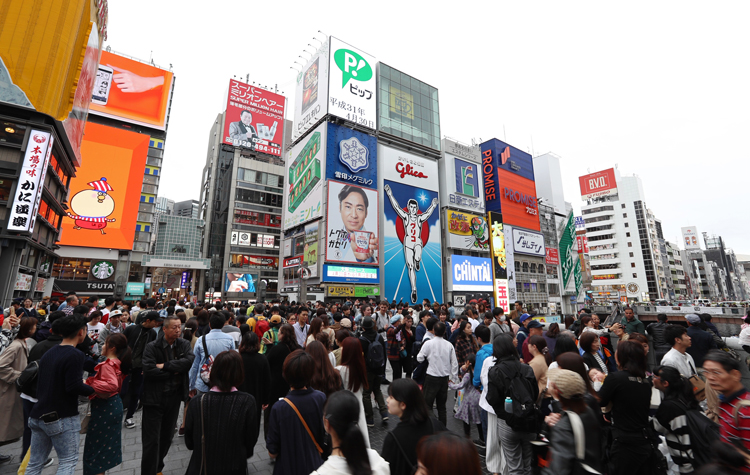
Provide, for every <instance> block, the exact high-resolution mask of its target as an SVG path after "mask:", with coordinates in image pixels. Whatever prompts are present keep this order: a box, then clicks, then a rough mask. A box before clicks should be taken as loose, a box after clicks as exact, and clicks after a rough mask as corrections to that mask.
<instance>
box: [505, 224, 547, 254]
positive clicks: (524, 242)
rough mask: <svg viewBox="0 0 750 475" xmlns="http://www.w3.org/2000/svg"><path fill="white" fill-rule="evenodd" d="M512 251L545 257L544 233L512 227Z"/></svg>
mask: <svg viewBox="0 0 750 475" xmlns="http://www.w3.org/2000/svg"><path fill="white" fill-rule="evenodd" d="M513 251H515V252H517V253H519V254H528V255H530V256H538V257H545V256H546V252H545V250H544V235H543V234H541V233H532V232H530V231H526V230H523V229H517V228H513Z"/></svg>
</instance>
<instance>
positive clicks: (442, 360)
mask: <svg viewBox="0 0 750 475" xmlns="http://www.w3.org/2000/svg"><path fill="white" fill-rule="evenodd" d="M432 331H433V333H434V334H435V336H434V337H433V338H430V339H429V340H428V341H426V342H424V343H423V344H422V348H421V349H420V350H419V354H418V355H417V362H419V363H422V362H424V361H428V362H429V366H428V367H427V375H426V376H425V380H424V386H423V387H422V390H423V391H424V399H425V402H426V403H427V407H428V408H430V411H432V405H433V403H434V402H435V401H436V400H437V408H438V420H439V421H440V422H442V423H443V425H446V423H447V420H446V419H447V417H446V409H445V405H446V403H447V401H448V379H449V378H453V379H455V378H458V360H457V359H456V350H455V348H453V345H451V344H450V342H449V341H446V340H445V339H444V338H443V336H445V323H443V322H436V323H435V324H434V327H433V329H432Z"/></svg>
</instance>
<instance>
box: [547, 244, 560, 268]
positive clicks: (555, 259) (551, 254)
mask: <svg viewBox="0 0 750 475" xmlns="http://www.w3.org/2000/svg"><path fill="white" fill-rule="evenodd" d="M545 262H546V263H547V264H549V265H551V266H559V265H560V251H558V250H557V249H552V248H549V247H548V248H547V257H546V258H545Z"/></svg>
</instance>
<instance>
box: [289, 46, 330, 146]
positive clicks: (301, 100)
mask: <svg viewBox="0 0 750 475" xmlns="http://www.w3.org/2000/svg"><path fill="white" fill-rule="evenodd" d="M329 46H330V45H329V41H328V40H325V41H323V44H322V45H321V46H320V48H318V50H317V51H316V52H315V54H314V55H313V56H312V58H310V61H308V62H307V64H305V66H304V67H303V68H302V71H301V72H300V73H299V74H298V75H297V88H296V92H297V95H296V97H297V99H296V101H295V103H294V129H293V130H292V141H295V140H297V139H298V138H299V137H301V136H302V135H304V133H305V132H307V130H308V129H309V128H310V127H311V126H313V125H314V124H315V123H316V122H317V121H319V120H320V119H321V118H323V117H324V116H325V115H326V114H327V113H328V52H329Z"/></svg>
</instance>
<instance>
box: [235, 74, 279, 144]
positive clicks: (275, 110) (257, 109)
mask: <svg viewBox="0 0 750 475" xmlns="http://www.w3.org/2000/svg"><path fill="white" fill-rule="evenodd" d="M285 103H286V98H285V97H284V96H282V95H279V94H275V93H273V92H270V91H266V90H265V89H261V88H259V87H255V86H250V85H249V84H244V83H241V82H239V81H236V80H234V79H230V80H229V96H228V97H227V110H226V113H225V115H224V137H223V142H224V143H225V144H228V145H234V146H235V147H242V148H247V149H250V150H255V151H256V152H262V153H267V154H269V155H275V156H277V157H279V156H281V143H282V142H283V140H284V105H285Z"/></svg>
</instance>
